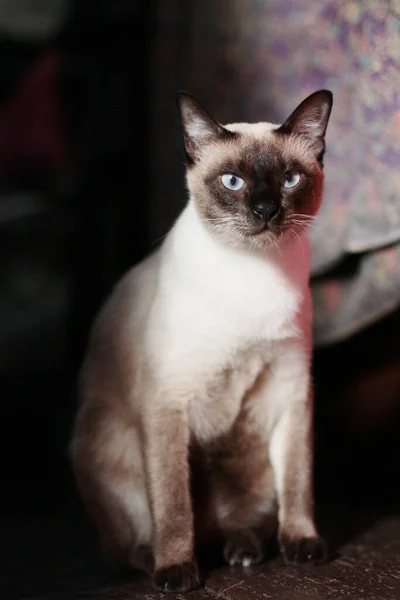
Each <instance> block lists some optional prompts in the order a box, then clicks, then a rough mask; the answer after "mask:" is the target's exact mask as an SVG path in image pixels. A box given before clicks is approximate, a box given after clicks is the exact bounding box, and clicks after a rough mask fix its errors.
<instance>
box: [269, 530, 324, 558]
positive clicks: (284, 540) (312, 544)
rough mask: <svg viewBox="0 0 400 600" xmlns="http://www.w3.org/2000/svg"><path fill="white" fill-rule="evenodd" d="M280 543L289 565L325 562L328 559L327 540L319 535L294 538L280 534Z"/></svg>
mask: <svg viewBox="0 0 400 600" xmlns="http://www.w3.org/2000/svg"><path fill="white" fill-rule="evenodd" d="M279 543H280V548H281V552H282V555H283V558H284V560H285V562H286V564H288V565H300V564H304V563H313V564H323V563H325V562H326V561H327V560H328V547H327V545H326V542H325V541H324V540H323V539H322V538H320V537H318V536H315V537H308V538H307V537H303V538H292V537H290V536H284V535H283V536H280V539H279Z"/></svg>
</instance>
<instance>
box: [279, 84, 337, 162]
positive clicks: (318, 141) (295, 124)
mask: <svg viewBox="0 0 400 600" xmlns="http://www.w3.org/2000/svg"><path fill="white" fill-rule="evenodd" d="M332 102H333V96H332V92H330V91H329V90H319V91H318V92H314V93H313V94H311V96H308V98H306V99H305V100H303V102H302V103H301V104H299V106H298V107H297V108H296V110H294V111H293V112H292V114H291V115H290V117H289V118H288V119H287V120H286V121H285V123H284V124H283V125H281V127H279V129H278V132H279V133H283V134H292V133H294V134H297V135H299V136H303V137H304V138H306V139H307V141H308V144H309V147H310V148H311V149H312V150H313V152H315V156H316V158H317V160H319V161H320V162H322V158H323V154H324V151H325V133H326V128H327V126H328V121H329V116H330V114H331V110H332Z"/></svg>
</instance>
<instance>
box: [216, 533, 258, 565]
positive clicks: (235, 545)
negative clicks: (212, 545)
mask: <svg viewBox="0 0 400 600" xmlns="http://www.w3.org/2000/svg"><path fill="white" fill-rule="evenodd" d="M224 558H225V560H226V562H227V563H228V564H229V565H230V566H231V567H233V566H234V565H242V566H243V567H249V566H250V565H257V564H258V563H260V562H262V560H263V558H264V555H263V551H262V548H261V542H260V540H259V539H258V537H257V536H256V535H255V534H254V533H253V532H252V531H250V530H247V529H246V530H243V531H237V532H234V533H230V534H229V535H228V536H227V539H226V542H225V546H224Z"/></svg>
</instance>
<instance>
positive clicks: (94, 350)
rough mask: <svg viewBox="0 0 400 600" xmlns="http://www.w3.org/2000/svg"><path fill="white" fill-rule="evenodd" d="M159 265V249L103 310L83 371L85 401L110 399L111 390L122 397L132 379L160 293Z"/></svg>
mask: <svg viewBox="0 0 400 600" xmlns="http://www.w3.org/2000/svg"><path fill="white" fill-rule="evenodd" d="M159 265H160V250H157V251H156V252H154V253H152V254H151V255H149V256H148V257H147V258H145V259H144V260H143V261H141V262H140V263H138V264H137V265H136V266H134V267H133V268H132V269H130V270H129V271H128V272H127V273H126V274H125V275H124V276H123V277H122V279H121V280H120V281H119V282H118V283H117V284H116V286H115V288H114V289H113V291H112V292H111V294H110V296H109V297H108V299H107V300H106V302H105V304H104V305H103V307H102V308H101V309H100V311H99V313H98V315H97V317H96V319H95V321H94V323H93V326H92V330H91V333H90V336H89V343H88V347H87V350H86V354H85V358H84V362H83V365H82V369H81V375H80V391H81V394H80V395H81V398H83V399H84V400H85V399H88V397H89V396H94V395H95V396H106V395H107V392H108V391H112V393H113V394H117V395H119V393H120V391H121V390H120V388H121V386H123V385H124V384H125V382H129V381H131V380H132V375H134V371H135V370H136V368H137V364H136V363H137V361H138V359H139V356H138V351H137V348H138V347H139V346H140V340H141V338H142V337H143V333H144V330H145V327H146V323H147V321H148V315H149V312H150V310H151V308H152V304H153V301H154V297H155V294H156V289H157V282H158V276H159ZM117 388H118V389H117ZM103 392H104V393H103Z"/></svg>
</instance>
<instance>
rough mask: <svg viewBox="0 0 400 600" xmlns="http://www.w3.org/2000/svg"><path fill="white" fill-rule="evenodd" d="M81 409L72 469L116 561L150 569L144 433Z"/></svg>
mask: <svg viewBox="0 0 400 600" xmlns="http://www.w3.org/2000/svg"><path fill="white" fill-rule="evenodd" d="M95 413H96V411H92V410H90V409H85V413H84V412H83V411H82V412H81V414H80V415H79V418H78V422H77V427H76V430H75V436H74V439H73V442H72V444H71V454H72V463H73V470H74V474H75V479H76V483H77V486H78V489H79V491H80V494H81V497H82V499H83V502H84V504H85V507H86V509H87V512H88V513H89V516H90V517H91V519H92V521H93V523H94V525H95V527H96V530H97V533H98V537H99V541H100V546H101V549H102V551H103V553H104V554H105V555H106V556H107V557H108V558H109V559H110V560H111V561H112V562H114V563H115V564H117V565H118V566H122V567H128V568H133V569H139V570H143V571H146V572H149V573H151V572H152V571H153V556H152V549H151V537H152V521H151V513H150V507H149V502H148V497H147V492H146V485H145V477H144V469H143V458H142V452H141V447H140V440H139V434H138V432H137V431H136V430H135V428H134V427H132V426H127V425H126V423H123V422H119V421H118V420H117V419H115V418H114V417H109V418H108V419H107V420H106V421H104V423H103V422H99V419H98V416H99V415H98V411H97V413H96V414H95Z"/></svg>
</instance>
